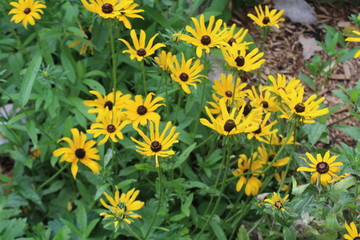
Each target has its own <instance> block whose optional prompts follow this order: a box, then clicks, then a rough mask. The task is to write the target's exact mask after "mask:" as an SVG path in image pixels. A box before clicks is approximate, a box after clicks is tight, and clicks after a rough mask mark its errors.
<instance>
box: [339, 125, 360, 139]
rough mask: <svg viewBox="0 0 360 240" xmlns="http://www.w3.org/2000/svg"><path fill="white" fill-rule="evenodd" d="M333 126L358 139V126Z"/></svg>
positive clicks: (359, 130) (359, 131)
mask: <svg viewBox="0 0 360 240" xmlns="http://www.w3.org/2000/svg"><path fill="white" fill-rule="evenodd" d="M334 128H337V129H340V130H341V131H343V132H344V133H346V134H347V135H349V136H350V137H352V138H353V139H355V140H357V141H360V128H359V127H354V126H348V125H342V126H334Z"/></svg>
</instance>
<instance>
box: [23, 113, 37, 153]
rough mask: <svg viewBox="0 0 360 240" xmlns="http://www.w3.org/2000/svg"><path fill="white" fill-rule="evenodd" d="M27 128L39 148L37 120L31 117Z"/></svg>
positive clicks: (26, 125)
mask: <svg viewBox="0 0 360 240" xmlns="http://www.w3.org/2000/svg"><path fill="white" fill-rule="evenodd" d="M25 128H26V130H27V133H28V134H29V137H30V138H31V141H32V143H33V144H34V148H35V149H37V148H38V140H37V133H38V131H37V128H36V127H35V121H34V120H32V119H29V120H28V121H27V122H26V124H25Z"/></svg>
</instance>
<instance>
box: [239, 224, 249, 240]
mask: <svg viewBox="0 0 360 240" xmlns="http://www.w3.org/2000/svg"><path fill="white" fill-rule="evenodd" d="M236 240H250V238H249V235H248V233H247V232H246V229H245V226H244V225H241V227H240V228H239V232H238V235H237V237H236Z"/></svg>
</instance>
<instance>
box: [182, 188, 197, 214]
mask: <svg viewBox="0 0 360 240" xmlns="http://www.w3.org/2000/svg"><path fill="white" fill-rule="evenodd" d="M193 199H194V194H193V193H192V194H190V195H189V196H187V197H186V200H185V203H184V204H181V212H182V213H184V214H185V216H186V217H189V216H190V205H191V203H192V201H193Z"/></svg>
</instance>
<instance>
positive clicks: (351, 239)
mask: <svg viewBox="0 0 360 240" xmlns="http://www.w3.org/2000/svg"><path fill="white" fill-rule="evenodd" d="M345 228H346V231H347V232H348V234H344V238H345V239H347V240H359V239H360V234H359V232H358V230H357V228H356V225H355V223H354V222H351V223H350V225H348V224H347V223H345Z"/></svg>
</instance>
